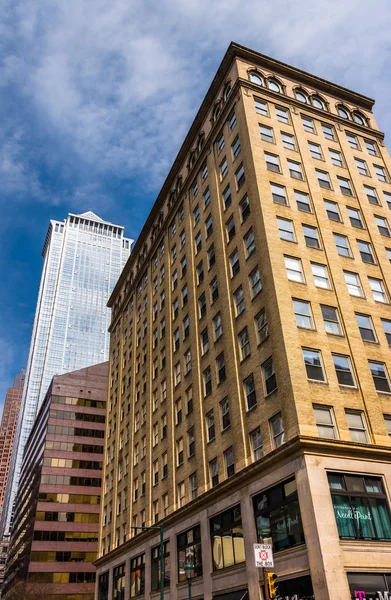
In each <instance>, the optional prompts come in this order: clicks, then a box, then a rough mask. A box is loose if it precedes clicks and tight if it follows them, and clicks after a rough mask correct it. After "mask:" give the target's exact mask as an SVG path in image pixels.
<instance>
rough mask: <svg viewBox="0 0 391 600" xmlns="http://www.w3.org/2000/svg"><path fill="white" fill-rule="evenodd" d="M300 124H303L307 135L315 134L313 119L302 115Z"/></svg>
mask: <svg viewBox="0 0 391 600" xmlns="http://www.w3.org/2000/svg"><path fill="white" fill-rule="evenodd" d="M301 122H302V123H303V127H304V131H307V132H308V133H316V130H315V124H314V121H313V119H311V118H310V117H305V116H304V115H302V116H301Z"/></svg>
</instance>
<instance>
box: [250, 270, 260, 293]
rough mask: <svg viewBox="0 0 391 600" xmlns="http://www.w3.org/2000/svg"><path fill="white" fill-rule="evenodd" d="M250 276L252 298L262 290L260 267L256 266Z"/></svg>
mask: <svg viewBox="0 0 391 600" xmlns="http://www.w3.org/2000/svg"><path fill="white" fill-rule="evenodd" d="M248 278H249V283H250V292H251V298H255V296H257V294H259V293H260V292H261V291H262V280H261V274H260V272H259V269H258V268H255V269H254V270H253V271H251V273H250V275H249V276H248Z"/></svg>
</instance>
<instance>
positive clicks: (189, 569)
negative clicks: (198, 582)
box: [185, 563, 194, 600]
mask: <svg viewBox="0 0 391 600" xmlns="http://www.w3.org/2000/svg"><path fill="white" fill-rule="evenodd" d="M185 574H186V579H187V585H188V588H189V600H191V580H192V579H193V577H194V565H192V564H191V563H186V566H185Z"/></svg>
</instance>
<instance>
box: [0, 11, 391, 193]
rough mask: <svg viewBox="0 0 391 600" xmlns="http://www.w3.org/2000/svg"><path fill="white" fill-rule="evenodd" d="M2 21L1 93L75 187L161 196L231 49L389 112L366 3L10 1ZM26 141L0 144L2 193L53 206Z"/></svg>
mask: <svg viewBox="0 0 391 600" xmlns="http://www.w3.org/2000/svg"><path fill="white" fill-rule="evenodd" d="M4 14H6V15H7V21H8V22H9V23H10V25H11V32H12V36H11V35H10V32H8V38H6V41H5V42H4V44H3V53H4V62H3V67H2V73H3V75H4V77H3V83H2V85H3V89H4V90H5V91H9V86H13V89H16V90H17V92H18V99H19V102H21V103H22V104H24V105H28V107H29V109H28V111H27V113H28V114H27V120H28V123H29V128H30V129H29V136H32V137H33V141H34V138H35V135H36V131H35V128H37V129H38V131H39V132H40V133H41V136H40V135H38V137H39V144H40V146H39V147H38V157H39V158H40V160H41V161H44V162H45V161H48V162H49V163H50V160H53V161H54V163H55V164H56V163H57V162H58V163H61V161H62V158H63V157H65V161H66V164H67V169H69V175H70V181H69V183H70V185H71V186H72V185H80V186H81V187H83V186H86V189H88V188H89V187H90V186H92V188H94V187H95V188H99V181H100V179H101V178H107V177H109V178H116V179H118V180H119V181H120V180H121V179H123V178H126V179H132V178H133V177H145V178H146V182H147V185H149V186H150V185H152V186H157V184H158V182H161V181H162V179H163V178H164V175H165V174H166V173H167V171H168V169H169V167H170V164H171V162H172V159H173V157H174V154H175V151H176V150H177V149H178V148H179V145H180V142H181V141H182V139H183V137H184V134H185V133H186V129H187V127H188V126H189V124H190V122H191V120H192V118H193V116H194V114H195V112H196V110H197V108H198V106H199V104H200V101H201V99H202V97H203V94H204V93H205V91H206V89H207V87H208V85H209V83H210V80H211V78H212V76H213V74H214V71H215V69H216V67H217V66H218V63H219V61H220V60H221V58H222V55H223V53H224V51H225V49H226V47H227V46H228V44H229V41H230V40H231V39H234V40H236V41H238V42H239V43H242V44H244V45H248V46H250V47H253V48H254V49H256V50H259V51H261V52H263V53H266V54H268V53H269V54H271V55H274V56H276V57H277V58H280V59H282V60H285V61H288V62H292V63H293V64H296V65H298V66H300V67H302V68H304V69H307V70H310V71H312V72H315V73H318V74H320V75H322V76H324V77H328V78H330V79H337V80H338V82H339V83H341V84H343V85H346V86H348V87H353V88H355V87H357V88H358V89H359V90H360V91H362V92H363V93H367V94H376V96H377V97H378V100H379V106H380V109H381V110H385V107H386V105H387V102H388V95H389V91H390V90H389V86H390V84H389V82H388V81H387V83H385V82H384V80H383V77H384V75H385V73H386V69H388V65H389V58H390V43H389V29H390V20H391V11H390V9H389V2H388V0H374V1H373V2H372V3H371V18H370V19H369V18H368V16H367V3H364V2H363V1H362V0H361V1H357V0H339V1H336V0H334V2H332V1H330V0H318V2H313V1H312V0H297V1H296V2H291V1H287V0H274V2H269V3H268V4H265V3H263V4H262V5H260V4H259V2H258V1H255V0H247V1H246V0H245V1H244V2H243V1H239V0H225V1H224V2H223V1H222V0H217V1H215V2H208V1H206V0H197V1H196V0H187V1H183V0H170V1H167V0H163V1H162V2H160V3H152V2H151V1H144V2H142V1H141V0H134V1H133V2H129V1H128V0H110V1H109V0H84V1H82V0H68V1H67V2H65V3H64V2H63V1H61V0H40V1H39V0H38V2H28V0H19V2H17V4H16V5H15V4H14V2H13V1H11V0H7V1H6V2H5V1H4ZM4 86H7V87H4ZM24 115H25V113H24V111H22V117H23V116H24ZM381 121H382V123H383V126H385V127H388V126H390V122H389V120H388V117H386V118H381ZM24 126H25V123H24V122H23V119H22V120H21V122H20V123H18V127H19V128H23V127H24ZM22 138H23V136H21V135H20V134H18V132H13V134H12V135H11V137H10V139H8V140H6V141H5V143H4V147H3V152H2V155H1V164H0V173H5V175H6V179H7V181H8V189H10V190H11V191H12V189H15V190H17V191H22V192H23V190H25V193H30V194H31V195H32V196H33V197H38V198H41V199H42V198H43V200H44V201H49V202H56V199H55V198H54V199H53V197H52V196H51V195H50V194H49V195H46V196H45V189H44V187H45V186H42V184H40V183H39V176H38V175H37V172H36V171H37V170H38V171H39V165H36V164H31V160H30V159H31V148H29V141H31V140H26V141H25V145H24V146H20V143H21V139H22ZM45 143H47V144H48V145H50V147H51V148H53V155H52V156H51V157H47V156H45V149H44V148H43V147H42V146H44V145H45ZM20 148H22V149H24V150H25V154H26V155H25V160H24V161H23V158H21V156H20V152H19V150H20ZM33 163H34V161H33ZM75 174H77V178H76V179H77V183H75V182H73V181H72V177H75ZM29 178H30V179H31V181H28V180H29ZM60 195H61V193H60ZM76 197H77V192H76Z"/></svg>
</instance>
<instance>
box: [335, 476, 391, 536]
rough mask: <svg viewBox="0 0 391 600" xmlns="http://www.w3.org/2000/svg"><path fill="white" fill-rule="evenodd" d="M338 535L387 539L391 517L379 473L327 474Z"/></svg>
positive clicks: (390, 529) (389, 534)
mask: <svg viewBox="0 0 391 600" xmlns="http://www.w3.org/2000/svg"><path fill="white" fill-rule="evenodd" d="M328 481H329V488H330V492H331V498H332V501H333V507H334V514H335V519H336V522H337V527H338V533H339V537H340V538H341V539H350V540H390V539H391V519H390V511H389V508H388V503H387V497H386V494H385V492H384V488H383V483H382V480H381V478H380V477H365V476H363V475H343V474H341V473H329V474H328Z"/></svg>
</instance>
